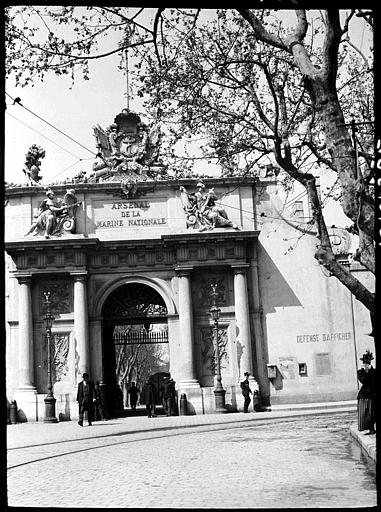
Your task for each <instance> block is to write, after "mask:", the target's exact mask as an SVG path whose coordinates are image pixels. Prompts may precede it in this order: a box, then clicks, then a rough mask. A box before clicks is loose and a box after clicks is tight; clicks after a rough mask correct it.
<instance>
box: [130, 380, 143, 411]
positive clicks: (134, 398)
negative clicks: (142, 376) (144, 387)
mask: <svg viewBox="0 0 381 512" xmlns="http://www.w3.org/2000/svg"><path fill="white" fill-rule="evenodd" d="M139 393H140V390H139V388H138V387H137V386H136V384H135V382H131V387H130V389H129V390H128V394H129V395H130V406H131V409H132V410H133V411H134V410H135V409H136V404H137V402H138V394H139Z"/></svg>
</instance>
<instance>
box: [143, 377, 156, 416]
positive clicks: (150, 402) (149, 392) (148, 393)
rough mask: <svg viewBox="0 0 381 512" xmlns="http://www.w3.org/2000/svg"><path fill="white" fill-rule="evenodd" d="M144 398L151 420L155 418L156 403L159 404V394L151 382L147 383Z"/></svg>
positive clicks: (144, 388)
mask: <svg viewBox="0 0 381 512" xmlns="http://www.w3.org/2000/svg"><path fill="white" fill-rule="evenodd" d="M142 396H143V400H144V403H145V404H146V409H147V415H148V417H149V418H154V417H155V403H158V394H157V391H156V388H155V386H154V385H153V383H152V382H151V381H150V380H147V382H146V383H145V385H144V387H143V390H142Z"/></svg>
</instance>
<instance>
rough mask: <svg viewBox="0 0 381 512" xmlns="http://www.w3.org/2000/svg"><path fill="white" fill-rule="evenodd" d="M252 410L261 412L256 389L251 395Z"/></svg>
mask: <svg viewBox="0 0 381 512" xmlns="http://www.w3.org/2000/svg"><path fill="white" fill-rule="evenodd" d="M253 408H254V411H255V412H261V411H262V407H261V398H260V396H259V391H258V390H257V389H256V390H255V391H254V393H253Z"/></svg>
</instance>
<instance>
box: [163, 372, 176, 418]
mask: <svg viewBox="0 0 381 512" xmlns="http://www.w3.org/2000/svg"><path fill="white" fill-rule="evenodd" d="M175 397H176V390H175V382H174V380H173V379H170V378H169V377H164V383H163V402H164V410H165V414H166V416H172V415H173V413H174V403H175Z"/></svg>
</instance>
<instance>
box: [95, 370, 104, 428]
mask: <svg viewBox="0 0 381 512" xmlns="http://www.w3.org/2000/svg"><path fill="white" fill-rule="evenodd" d="M93 403H94V421H97V420H102V421H105V420H106V415H105V410H104V407H103V401H102V396H101V390H100V387H99V380H97V382H96V383H95V387H94V402H93Z"/></svg>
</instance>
